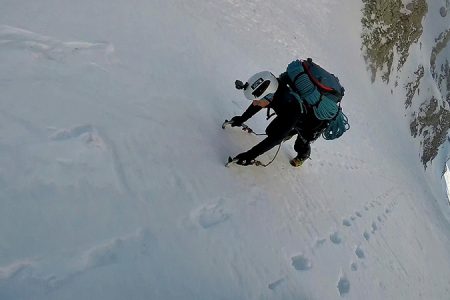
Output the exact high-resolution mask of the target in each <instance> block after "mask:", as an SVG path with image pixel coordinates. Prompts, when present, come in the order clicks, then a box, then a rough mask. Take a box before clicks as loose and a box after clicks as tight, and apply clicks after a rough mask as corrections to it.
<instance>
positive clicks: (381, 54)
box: [361, 0, 428, 82]
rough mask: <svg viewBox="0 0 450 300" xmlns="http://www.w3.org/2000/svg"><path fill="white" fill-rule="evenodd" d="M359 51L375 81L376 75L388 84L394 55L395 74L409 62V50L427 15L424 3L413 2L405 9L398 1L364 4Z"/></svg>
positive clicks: (365, 1) (368, 0)
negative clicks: (361, 51)
mask: <svg viewBox="0 0 450 300" xmlns="http://www.w3.org/2000/svg"><path fill="white" fill-rule="evenodd" d="M363 4H364V7H363V17H362V19H361V22H362V25H363V33H362V36H361V37H362V50H363V52H364V57H365V59H366V62H367V64H368V66H369V68H370V70H371V72H372V81H375V78H376V74H377V72H378V71H380V72H381V78H382V79H383V81H385V82H389V77H390V74H391V69H392V66H393V64H394V61H393V60H394V53H395V52H397V53H398V54H399V61H398V62H397V70H400V69H401V68H402V66H403V64H404V63H405V62H406V59H407V58H408V55H409V53H408V51H409V47H410V46H411V45H412V44H413V43H415V42H417V41H418V39H419V37H420V36H421V34H422V32H423V28H422V19H423V17H424V16H425V15H426V13H427V11H428V6H427V3H426V1H425V0H413V1H412V2H410V3H408V4H407V5H406V6H404V5H403V3H402V1H401V0H363Z"/></svg>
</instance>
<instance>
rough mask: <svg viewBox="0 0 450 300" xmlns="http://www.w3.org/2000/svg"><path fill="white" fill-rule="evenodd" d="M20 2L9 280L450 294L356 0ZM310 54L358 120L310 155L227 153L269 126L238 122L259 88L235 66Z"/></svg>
mask: <svg viewBox="0 0 450 300" xmlns="http://www.w3.org/2000/svg"><path fill="white" fill-rule="evenodd" d="M3 2H4V3H2V9H1V10H0V20H1V22H2V25H0V65H1V66H2V67H1V71H0V87H1V90H2V92H1V96H0V116H1V118H0V190H1V193H0V195H1V196H0V197H1V198H0V236H1V237H2V240H1V242H0V299H5V300H10V299H11V300H12V299H14V300H16V299H37V300H39V299H46V300H47V299H55V300H56V299H58V300H61V299H108V300H110V299H342V298H345V299H363V298H364V299H447V298H449V297H450V279H449V278H450V251H449V250H450V241H449V224H448V223H447V221H446V220H445V219H444V217H443V215H442V212H441V211H440V210H439V208H438V207H439V206H438V205H437V204H436V201H437V200H436V199H435V198H434V193H433V190H432V189H430V185H429V184H427V181H426V180H425V175H424V172H423V168H422V165H421V163H420V161H419V158H418V155H417V151H416V150H415V149H416V148H414V144H413V142H412V140H411V137H410V135H409V129H408V127H407V124H406V122H405V120H404V119H402V115H401V114H399V112H398V106H397V105H395V104H393V102H395V101H396V100H395V99H393V96H392V95H391V93H390V91H388V90H386V88H385V86H384V85H383V84H382V83H377V82H376V83H374V84H372V83H371V82H370V74H369V73H368V72H367V70H366V65H365V63H364V59H363V58H362V55H361V53H360V42H361V41H360V30H361V26H360V23H359V22H360V18H361V11H360V9H361V3H359V2H358V1H356V0H355V1H350V2H348V3H345V4H343V3H335V2H333V1H329V0H321V1H315V2H311V1H303V0H302V1H284V2H282V3H277V4H276V5H275V4H273V3H269V2H261V1H245V2H241V1H216V0H213V1H208V2H204V1H197V0H194V1H190V2H189V3H188V2H186V3H185V2H181V1H178V2H177V1H150V2H149V1H143V0H135V1H131V2H123V1H116V0H113V1H110V0H108V1H106V0H96V1H87V0H80V1H68V0H67V1H66V0H63V1H51V0H42V1H34V2H33V1H31V2H30V3H27V4H25V3H19V2H20V1H19V2H17V1H12V0H11V1H10V0H7V1H3ZM336 16H345V17H340V18H337V17H336ZM336 32H338V33H339V34H338V35H337V34H335V33H336ZM299 57H300V58H305V57H312V58H313V59H314V60H315V61H317V62H318V63H320V64H322V65H324V66H326V68H327V69H329V70H330V71H333V72H334V73H335V74H336V75H338V76H339V78H340V80H341V82H342V83H343V85H344V86H345V87H346V90H347V92H346V97H345V99H344V102H343V107H344V111H345V113H346V114H347V115H348V117H349V120H350V124H351V129H350V131H349V132H348V133H346V134H345V135H344V136H343V137H342V138H340V139H339V140H336V141H324V140H322V139H320V140H318V141H317V142H315V143H314V144H313V153H312V156H311V160H308V162H306V163H305V164H304V165H303V166H302V167H301V168H300V169H297V168H292V167H291V166H290V164H289V162H288V160H289V159H290V158H292V157H293V156H295V151H294V150H293V141H289V142H286V143H284V144H283V145H282V146H281V150H280V153H279V154H278V156H277V158H276V160H275V161H274V162H273V163H272V164H271V165H270V166H269V167H267V168H262V167H255V166H250V167H239V166H235V165H233V166H231V167H230V168H225V167H224V164H225V162H226V160H227V158H228V156H230V155H231V156H233V155H236V154H238V153H240V152H242V151H245V150H248V149H249V148H250V147H252V146H253V145H254V144H256V143H257V142H258V141H260V140H261V138H260V137H256V136H254V135H250V134H248V133H246V132H243V131H242V130H240V129H238V128H226V129H225V130H223V129H222V128H221V124H222V122H223V120H225V119H227V118H228V119H229V118H230V117H232V116H234V115H236V114H241V113H242V111H243V110H244V109H245V108H246V107H247V106H248V105H249V103H248V101H246V100H245V99H244V97H243V95H242V93H241V92H240V91H237V90H235V89H234V80H236V79H241V80H246V79H247V78H248V77H249V76H251V75H252V74H253V73H255V72H257V71H260V70H263V69H268V70H270V71H272V72H273V73H274V74H279V73H281V72H283V71H284V70H285V68H286V66H287V64H288V63H289V62H290V61H292V60H293V59H296V58H299ZM402 101H403V100H402ZM247 123H248V125H249V126H251V127H252V128H253V129H254V130H255V131H256V132H263V131H264V129H265V127H266V126H267V124H268V122H267V121H266V120H265V119H264V113H260V114H259V115H258V116H257V117H255V118H253V119H251V120H250V121H248V122H247ZM274 155H275V149H274V150H272V151H270V152H268V153H267V154H264V155H262V156H261V157H260V159H261V160H262V161H263V162H268V161H270V160H271V159H272V158H273V156H274Z"/></svg>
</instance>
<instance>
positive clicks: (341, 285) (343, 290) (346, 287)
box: [337, 276, 350, 296]
mask: <svg viewBox="0 0 450 300" xmlns="http://www.w3.org/2000/svg"><path fill="white" fill-rule="evenodd" d="M337 288H338V291H339V295H341V296H344V295H345V294H348V292H350V281H349V280H348V279H347V277H345V276H342V277H341V278H339V281H338V284H337Z"/></svg>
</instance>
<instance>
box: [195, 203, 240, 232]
mask: <svg viewBox="0 0 450 300" xmlns="http://www.w3.org/2000/svg"><path fill="white" fill-rule="evenodd" d="M224 203H225V200H224V199H220V200H219V201H217V202H213V203H209V204H205V205H203V206H200V207H199V208H197V209H196V210H194V211H193V212H192V217H193V219H195V220H196V221H197V222H198V224H200V226H201V227H203V228H204V229H208V228H211V227H213V226H216V225H218V224H220V223H223V222H225V221H227V220H228V219H229V218H230V217H231V214H230V213H228V212H227V211H226V210H225V208H224V207H223V206H224Z"/></svg>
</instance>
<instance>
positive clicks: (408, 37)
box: [361, 0, 450, 167]
mask: <svg viewBox="0 0 450 300" xmlns="http://www.w3.org/2000/svg"><path fill="white" fill-rule="evenodd" d="M363 3H364V7H363V17H362V20H361V22H362V26H363V33H362V36H361V38H362V50H363V54H364V57H365V60H366V62H367V65H368V68H369V69H370V71H371V73H372V81H375V80H376V78H377V76H380V77H381V79H382V80H383V81H384V82H386V83H389V80H390V79H391V78H392V77H393V76H392V73H393V72H396V77H395V78H396V82H395V85H394V86H395V87H397V79H398V78H399V77H402V78H408V79H407V82H406V83H405V84H404V85H403V86H402V87H401V88H404V92H405V109H406V110H408V111H409V112H410V115H411V119H410V130H411V135H412V136H413V137H415V138H417V139H419V141H420V145H421V161H422V164H423V165H424V167H426V166H427V164H428V163H429V162H431V161H432V160H433V159H434V158H435V157H436V156H437V155H438V152H439V148H440V146H441V145H442V144H443V143H444V142H445V141H446V140H447V136H448V132H449V130H450V64H449V55H448V53H449V47H450V28H448V29H447V30H445V31H444V32H441V33H439V32H433V34H436V36H437V38H436V39H435V40H434V45H432V47H431V53H430V52H429V51H430V50H428V52H426V51H425V50H424V51H422V50H421V55H425V56H427V57H429V64H428V61H424V60H422V62H420V59H417V61H419V63H418V65H417V66H416V68H415V71H414V72H411V74H402V72H403V70H402V67H403V66H404V65H405V63H406V61H407V59H408V57H409V55H410V48H411V46H412V45H413V44H415V43H418V42H419V41H420V38H421V36H422V34H423V27H422V20H423V19H424V17H425V16H426V14H427V12H428V9H429V7H428V5H427V2H426V0H410V1H405V0H403V1H402V0H363ZM448 9H450V0H446V2H445V5H444V6H442V7H441V8H440V10H439V14H440V16H441V17H442V18H445V17H446V16H447V11H448ZM418 47H420V49H422V45H421V44H419V45H418ZM421 88H422V89H423V90H424V92H422V93H421Z"/></svg>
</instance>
